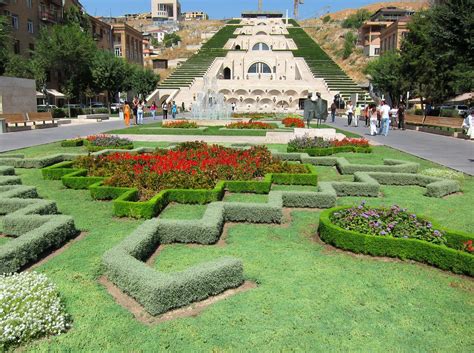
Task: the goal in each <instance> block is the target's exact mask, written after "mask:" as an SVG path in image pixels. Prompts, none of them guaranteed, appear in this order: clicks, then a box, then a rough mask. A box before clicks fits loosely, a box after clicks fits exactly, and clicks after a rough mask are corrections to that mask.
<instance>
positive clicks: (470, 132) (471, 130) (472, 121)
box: [462, 109, 474, 140]
mask: <svg viewBox="0 0 474 353" xmlns="http://www.w3.org/2000/svg"><path fill="white" fill-rule="evenodd" d="M464 116H465V118H464V121H463V123H462V128H463V129H464V133H465V134H466V135H467V137H468V138H469V139H471V140H474V109H471V110H470V112H469V114H468V113H464Z"/></svg>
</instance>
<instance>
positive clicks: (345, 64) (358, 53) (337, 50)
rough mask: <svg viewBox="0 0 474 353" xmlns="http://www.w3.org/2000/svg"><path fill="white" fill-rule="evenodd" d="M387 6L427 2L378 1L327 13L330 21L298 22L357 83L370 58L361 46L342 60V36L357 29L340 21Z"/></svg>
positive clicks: (424, 3) (362, 78) (408, 6)
mask: <svg viewBox="0 0 474 353" xmlns="http://www.w3.org/2000/svg"><path fill="white" fill-rule="evenodd" d="M387 6H396V7H400V8H404V9H411V10H419V9H421V8H425V7H426V6H428V3H427V1H415V2H380V3H376V4H371V5H367V6H363V7H361V8H357V9H345V10H341V11H338V12H334V13H330V14H327V15H328V16H330V18H331V21H329V22H327V23H323V20H322V18H317V19H309V20H305V21H301V22H300V24H301V26H302V27H304V29H305V30H306V32H307V33H308V34H309V35H310V36H311V37H312V38H313V39H314V40H316V42H318V44H319V45H320V46H321V47H322V48H323V49H324V50H325V51H326V52H327V53H328V54H329V56H331V58H332V59H333V60H334V61H336V62H337V64H338V65H339V66H340V67H341V68H342V69H344V71H345V72H346V73H347V74H348V75H349V76H350V77H351V78H352V79H353V80H354V81H356V82H357V83H365V82H367V79H366V77H365V75H364V74H363V73H362V71H363V69H364V68H365V66H366V65H367V63H368V62H369V60H370V59H369V58H368V57H366V56H365V55H364V54H363V52H362V49H361V48H356V49H355V50H354V51H353V53H352V54H351V55H350V56H349V57H348V58H347V59H345V60H344V59H343V58H342V52H343V48H344V36H345V35H346V33H348V32H353V33H354V34H356V35H357V30H356V29H346V28H342V26H341V23H342V21H343V20H344V19H346V18H347V17H348V16H350V15H352V14H355V13H356V12H357V11H358V10H359V9H367V10H368V11H369V12H375V11H377V10H378V9H380V8H382V7H387ZM325 16H326V15H325Z"/></svg>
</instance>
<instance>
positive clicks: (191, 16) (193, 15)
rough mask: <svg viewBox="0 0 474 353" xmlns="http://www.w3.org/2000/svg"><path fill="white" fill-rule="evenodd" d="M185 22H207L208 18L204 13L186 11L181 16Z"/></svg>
mask: <svg viewBox="0 0 474 353" xmlns="http://www.w3.org/2000/svg"><path fill="white" fill-rule="evenodd" d="M183 18H184V20H185V21H195V20H198V21H202V20H208V19H209V16H208V15H207V13H205V12H204V11H188V12H185V13H184V14H183Z"/></svg>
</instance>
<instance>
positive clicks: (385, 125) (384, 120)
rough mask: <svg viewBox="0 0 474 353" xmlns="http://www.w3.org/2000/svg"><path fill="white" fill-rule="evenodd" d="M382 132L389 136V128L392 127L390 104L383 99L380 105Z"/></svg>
mask: <svg viewBox="0 0 474 353" xmlns="http://www.w3.org/2000/svg"><path fill="white" fill-rule="evenodd" d="M379 109H380V119H381V124H380V134H381V135H383V136H388V130H389V128H390V106H389V105H388V104H387V102H386V101H385V100H383V101H382V105H381V106H380V108H379Z"/></svg>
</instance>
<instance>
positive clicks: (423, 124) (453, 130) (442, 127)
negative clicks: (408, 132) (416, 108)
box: [405, 115, 465, 138]
mask: <svg viewBox="0 0 474 353" xmlns="http://www.w3.org/2000/svg"><path fill="white" fill-rule="evenodd" d="M405 122H406V124H407V126H408V127H410V126H411V128H413V129H415V130H417V131H423V132H429V133H434V134H438V135H444V136H453V137H461V138H465V135H464V134H463V132H462V123H463V118H456V117H450V118H448V117H440V116H427V117H426V119H425V121H423V116H421V115H406V116H405Z"/></svg>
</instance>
